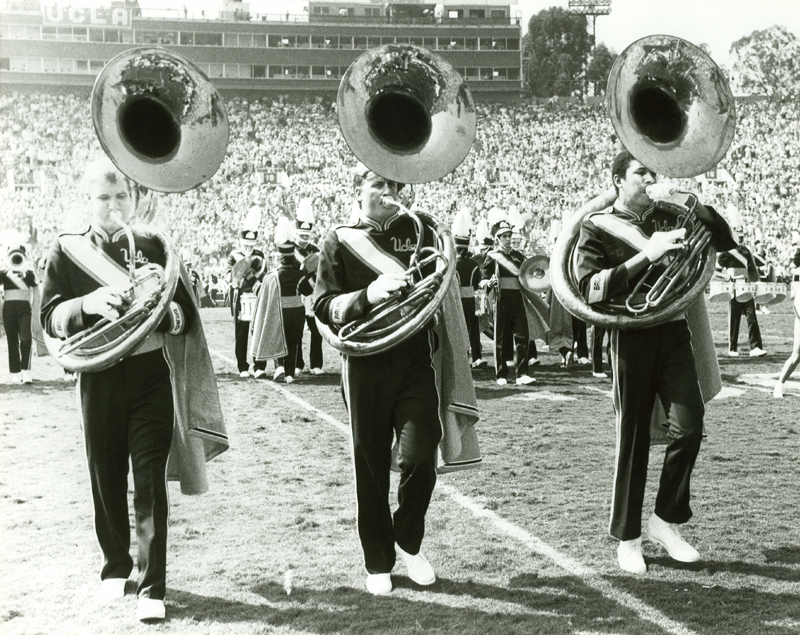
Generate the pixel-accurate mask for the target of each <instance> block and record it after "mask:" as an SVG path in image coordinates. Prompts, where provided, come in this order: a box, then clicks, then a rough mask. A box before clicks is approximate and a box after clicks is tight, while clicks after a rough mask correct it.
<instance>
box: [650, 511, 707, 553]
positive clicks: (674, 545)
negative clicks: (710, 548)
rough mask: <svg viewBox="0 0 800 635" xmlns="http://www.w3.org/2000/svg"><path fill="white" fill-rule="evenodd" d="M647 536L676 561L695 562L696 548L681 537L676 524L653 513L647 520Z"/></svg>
mask: <svg viewBox="0 0 800 635" xmlns="http://www.w3.org/2000/svg"><path fill="white" fill-rule="evenodd" d="M647 538H648V539H649V540H651V541H652V542H655V543H658V544H659V545H661V546H662V547H664V549H666V550H667V553H669V555H670V557H671V558H672V559H673V560H677V561H678V562H697V561H698V560H700V554H699V553H698V551H697V549H695V548H694V547H692V545H690V544H689V543H688V542H686V541H685V540H684V539H683V538H681V535H680V533H679V532H678V527H677V525H675V524H673V523H668V522H667V521H666V520H661V519H660V518H659V517H658V516H656V515H655V514H653V515H652V516H650V520H649V521H648V522H647Z"/></svg>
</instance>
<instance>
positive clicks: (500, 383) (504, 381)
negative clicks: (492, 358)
mask: <svg viewBox="0 0 800 635" xmlns="http://www.w3.org/2000/svg"><path fill="white" fill-rule="evenodd" d="M507 383H508V380H507V379H506V378H505V377H498V378H497V385H498V386H505V385H506V384H507Z"/></svg>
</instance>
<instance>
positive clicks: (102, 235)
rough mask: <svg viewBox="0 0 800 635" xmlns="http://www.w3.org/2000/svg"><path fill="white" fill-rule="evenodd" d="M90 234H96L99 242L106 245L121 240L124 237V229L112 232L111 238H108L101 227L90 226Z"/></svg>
mask: <svg viewBox="0 0 800 635" xmlns="http://www.w3.org/2000/svg"><path fill="white" fill-rule="evenodd" d="M92 232H93V233H94V234H96V235H97V236H98V237H99V238H100V240H102V241H103V242H107V243H115V242H117V241H119V240H122V239H123V238H124V237H125V230H124V229H118V230H117V231H115V232H114V234H113V236H109V235H108V232H107V231H106V230H105V229H103V228H102V227H95V226H94V225H92Z"/></svg>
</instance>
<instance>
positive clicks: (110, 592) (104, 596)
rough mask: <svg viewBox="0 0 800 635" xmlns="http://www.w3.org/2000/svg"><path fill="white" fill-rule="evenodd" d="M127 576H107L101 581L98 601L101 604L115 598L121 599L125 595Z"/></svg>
mask: <svg viewBox="0 0 800 635" xmlns="http://www.w3.org/2000/svg"><path fill="white" fill-rule="evenodd" d="M125 582H127V580H126V579H125V578H106V579H105V580H103V581H102V582H101V583H100V588H99V589H97V601H98V602H100V604H109V603H110V602H113V601H114V600H119V599H120V598H121V597H123V596H124V595H125Z"/></svg>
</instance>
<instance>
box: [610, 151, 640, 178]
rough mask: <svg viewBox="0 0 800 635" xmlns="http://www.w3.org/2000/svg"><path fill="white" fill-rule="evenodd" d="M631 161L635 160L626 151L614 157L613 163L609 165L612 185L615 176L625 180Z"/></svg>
mask: <svg viewBox="0 0 800 635" xmlns="http://www.w3.org/2000/svg"><path fill="white" fill-rule="evenodd" d="M631 161H635V158H634V156H633V155H632V154H631V153H630V152H628V151H627V150H623V151H622V152H620V153H619V154H617V156H615V157H614V161H613V162H612V163H611V182H612V183H613V182H614V177H615V176H618V177H619V178H620V179H624V178H625V173H626V172H627V171H628V167H629V166H630V164H631ZM615 187H616V186H615Z"/></svg>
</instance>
